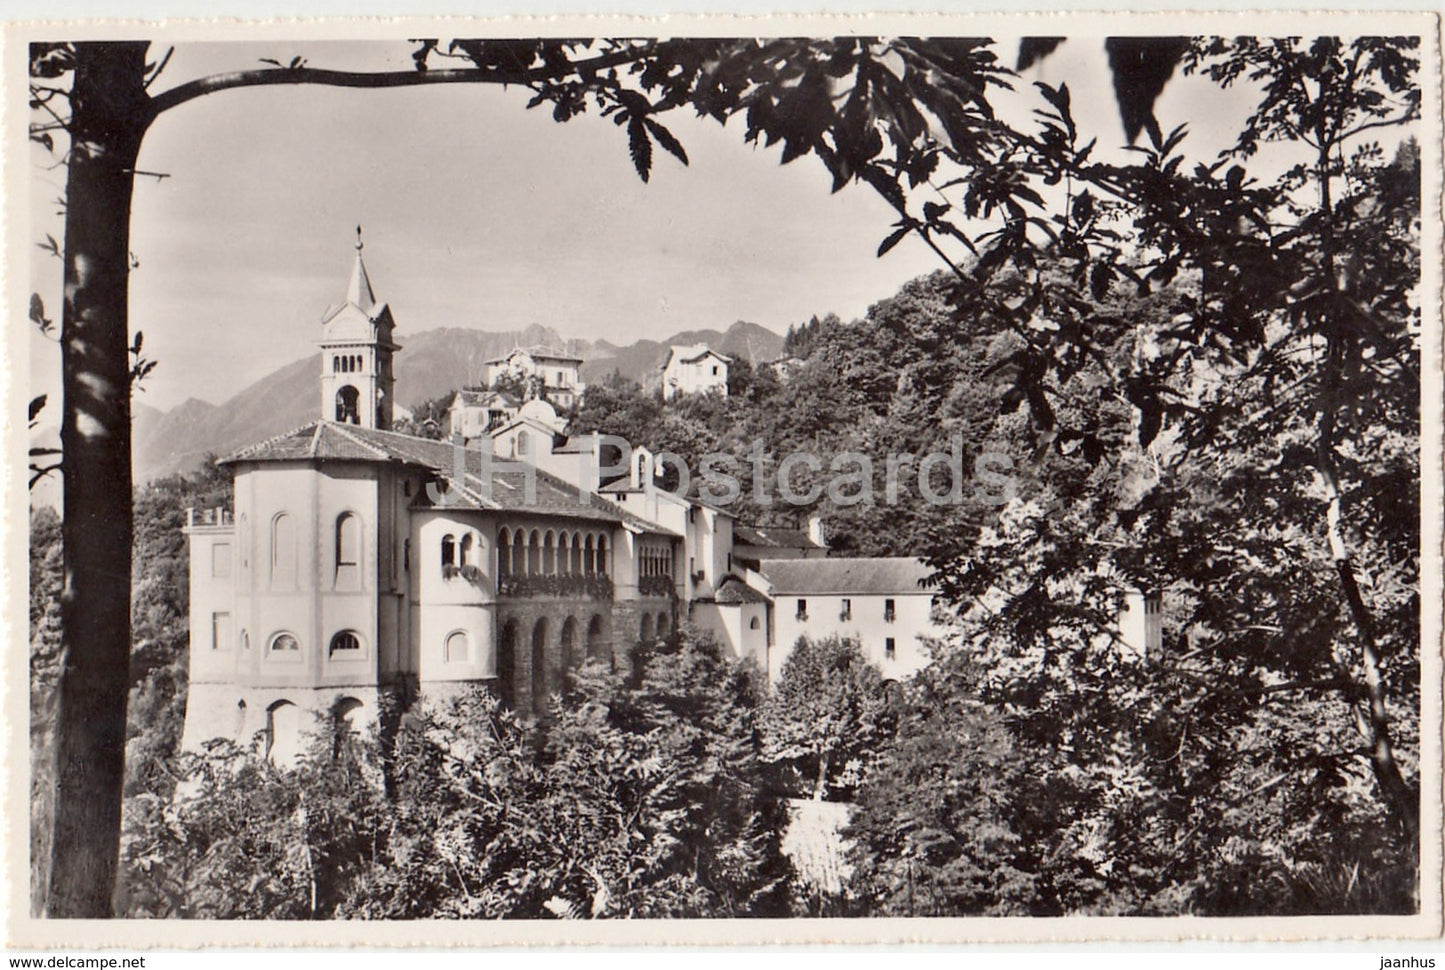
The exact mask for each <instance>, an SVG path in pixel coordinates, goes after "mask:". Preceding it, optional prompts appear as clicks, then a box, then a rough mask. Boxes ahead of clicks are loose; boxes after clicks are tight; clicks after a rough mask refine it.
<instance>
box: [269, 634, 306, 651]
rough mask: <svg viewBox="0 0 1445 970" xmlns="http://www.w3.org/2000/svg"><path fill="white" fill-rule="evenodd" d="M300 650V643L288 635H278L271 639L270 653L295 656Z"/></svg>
mask: <svg viewBox="0 0 1445 970" xmlns="http://www.w3.org/2000/svg"><path fill="white" fill-rule="evenodd" d="M300 650H301V644H300V642H299V641H297V639H296V638H295V637H294V636H292V635H291V634H289V633H278V634H276V635H275V636H274V637H272V638H271V652H272V653H280V654H295V653H297V652H299V651H300Z"/></svg>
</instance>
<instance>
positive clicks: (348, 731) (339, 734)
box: [331, 697, 366, 760]
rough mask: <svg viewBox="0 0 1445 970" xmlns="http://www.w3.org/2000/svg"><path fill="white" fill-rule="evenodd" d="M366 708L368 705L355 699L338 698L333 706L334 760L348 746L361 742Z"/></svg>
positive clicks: (332, 750) (332, 755) (332, 747)
mask: <svg viewBox="0 0 1445 970" xmlns="http://www.w3.org/2000/svg"><path fill="white" fill-rule="evenodd" d="M365 708H366V705H365V704H364V703H362V702H361V701H360V700H357V699H356V698H355V697H338V698H337V699H336V703H335V704H332V705H331V730H332V746H331V757H332V759H333V760H334V759H335V758H337V757H339V756H340V755H341V752H342V751H343V750H344V749H345V748H346V747H347V745H349V744H351V743H352V742H353V741H357V740H360V738H361V730H362V718H363V716H364V711H365Z"/></svg>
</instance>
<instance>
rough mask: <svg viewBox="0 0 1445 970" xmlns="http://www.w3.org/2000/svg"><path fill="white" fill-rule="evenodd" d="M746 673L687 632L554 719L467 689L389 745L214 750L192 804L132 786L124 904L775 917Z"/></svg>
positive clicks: (779, 889) (379, 913)
mask: <svg viewBox="0 0 1445 970" xmlns="http://www.w3.org/2000/svg"><path fill="white" fill-rule="evenodd" d="M754 677H755V674H754V673H753V672H752V671H750V670H749V669H748V668H746V667H743V666H740V665H738V664H736V663H733V662H729V661H725V660H723V659H722V658H721V657H720V656H719V652H718V649H717V646H716V645H715V644H714V643H712V642H711V641H708V640H706V639H695V638H691V637H678V638H674V639H673V641H672V642H670V643H668V644H665V645H662V646H659V647H656V648H654V649H653V650H652V651H650V652H648V653H646V654H639V655H638V656H637V657H636V658H635V664H634V672H633V674H632V675H631V677H630V678H629V679H628V680H626V681H624V680H622V679H620V678H619V677H618V676H617V675H615V674H613V673H611V672H609V671H607V670H606V669H605V668H604V667H603V666H602V665H600V664H595V663H589V664H588V665H587V666H586V667H584V668H583V669H582V671H580V672H579V673H578V674H577V675H576V680H575V682H574V684H573V687H572V690H571V691H570V692H569V695H568V697H567V699H566V700H565V702H562V703H560V704H559V705H558V706H557V708H556V709H555V711H554V712H553V717H552V718H551V719H550V722H548V723H546V724H542V725H530V726H529V725H523V724H522V723H521V722H519V721H518V720H517V719H516V718H515V717H514V716H513V715H512V714H511V713H509V712H506V711H503V710H502V709H501V708H500V707H499V705H498V704H497V703H496V701H495V700H493V699H492V698H491V697H490V695H489V694H487V692H486V691H485V689H469V688H463V689H461V690H459V691H458V692H456V693H454V694H451V695H447V696H438V697H433V698H426V699H423V701H421V702H420V703H419V704H418V705H417V706H415V707H414V708H413V709H412V710H410V711H406V712H404V713H400V714H399V716H397V715H390V716H388V717H386V718H383V722H384V723H385V722H388V721H394V723H395V728H394V730H391V731H385V730H384V731H383V732H382V733H381V735H380V736H379V739H378V740H362V739H356V738H349V739H347V743H346V744H345V745H341V744H338V743H337V740H336V736H335V735H333V734H331V733H329V732H324V731H323V732H322V738H321V740H320V741H319V742H318V743H317V745H316V746H315V747H314V748H313V749H312V751H311V752H310V754H309V755H308V756H307V757H306V758H305V759H303V761H302V763H301V764H299V765H298V766H296V767H295V768H292V769H284V770H283V769H278V768H277V767H276V766H274V765H271V764H269V763H266V762H264V761H262V760H259V759H258V758H257V757H256V756H255V755H252V754H249V753H245V752H241V751H239V750H238V749H236V748H234V747H233V746H230V745H218V746H216V747H213V749H212V750H211V751H210V752H208V753H207V754H206V755H204V756H201V757H198V758H196V759H194V760H193V761H188V762H187V765H186V769H185V770H188V771H189V772H190V773H191V777H192V781H191V782H189V783H188V784H187V786H184V790H185V795H184V797H181V798H178V799H176V800H174V801H167V800H165V799H162V798H159V797H156V796H154V795H151V794H144V795H140V796H137V797H136V798H135V799H134V800H133V803H132V808H131V811H130V812H129V813H128V821H127V842H126V845H127V849H126V857H125V859H126V866H127V872H128V880H127V884H128V887H129V889H128V895H127V900H128V908H129V912H130V913H131V914H132V915H185V916H206V917H212V918H331V917H363V918H387V919H412V918H422V917H427V918H433V917H450V918H472V917H485V918H498V917H501V918H527V919H538V918H549V917H559V916H561V917H589V916H590V917H594V918H602V917H630V916H638V917H644V916H653V917H655V916H676V917H705V916H768V915H781V914H783V913H785V912H786V910H787V905H788V894H787V890H788V887H789V869H788V867H787V864H786V862H785V861H784V860H783V858H782V856H781V854H780V853H779V850H778V832H779V830H780V828H781V823H780V819H781V808H780V806H779V803H778V802H777V800H776V799H775V798H773V797H772V796H771V795H769V794H768V793H767V792H766V791H765V790H764V788H763V786H762V784H761V765H760V763H759V761H758V756H757V752H758V741H757V735H756V730H755V728H754V725H753V714H752V707H751V703H752V696H753V694H754V692H755V690H756V688H755V686H754V683H753V679H754Z"/></svg>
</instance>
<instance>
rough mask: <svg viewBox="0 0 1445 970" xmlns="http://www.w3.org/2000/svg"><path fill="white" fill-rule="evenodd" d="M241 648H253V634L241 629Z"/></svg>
mask: <svg viewBox="0 0 1445 970" xmlns="http://www.w3.org/2000/svg"><path fill="white" fill-rule="evenodd" d="M241 649H242V650H250V649H251V634H249V633H247V632H246V631H245V630H242V631H241Z"/></svg>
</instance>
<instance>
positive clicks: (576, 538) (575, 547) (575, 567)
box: [568, 532, 582, 576]
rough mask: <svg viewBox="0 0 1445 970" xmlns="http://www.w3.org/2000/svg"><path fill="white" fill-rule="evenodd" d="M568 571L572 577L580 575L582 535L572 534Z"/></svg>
mask: <svg viewBox="0 0 1445 970" xmlns="http://www.w3.org/2000/svg"><path fill="white" fill-rule="evenodd" d="M568 558H569V562H570V571H571V573H572V574H573V575H574V576H580V575H582V534H581V533H579V532H574V533H572V549H571V551H570V552H569V554H568Z"/></svg>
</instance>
